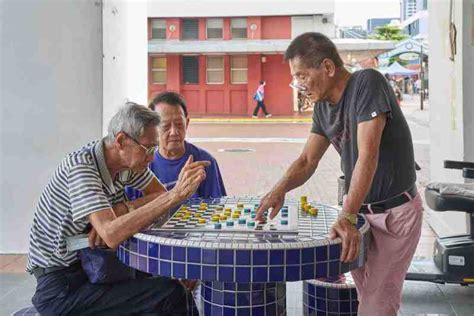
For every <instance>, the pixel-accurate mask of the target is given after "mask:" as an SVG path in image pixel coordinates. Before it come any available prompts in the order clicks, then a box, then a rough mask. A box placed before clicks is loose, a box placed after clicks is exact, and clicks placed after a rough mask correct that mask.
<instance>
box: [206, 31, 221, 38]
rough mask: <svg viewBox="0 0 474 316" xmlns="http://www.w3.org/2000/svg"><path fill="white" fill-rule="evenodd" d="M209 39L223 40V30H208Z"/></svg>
mask: <svg viewBox="0 0 474 316" xmlns="http://www.w3.org/2000/svg"><path fill="white" fill-rule="evenodd" d="M207 38H210V39H213V38H222V29H207Z"/></svg>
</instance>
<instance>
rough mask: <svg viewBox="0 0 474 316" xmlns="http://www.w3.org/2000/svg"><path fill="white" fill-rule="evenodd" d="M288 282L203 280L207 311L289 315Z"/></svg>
mask: <svg viewBox="0 0 474 316" xmlns="http://www.w3.org/2000/svg"><path fill="white" fill-rule="evenodd" d="M285 293H286V285H285V283H257V284H255V283H254V284H251V283H221V282H203V283H202V287H201V296H202V300H203V304H204V314H205V315H229V316H230V315H232V316H240V315H242V316H243V315H245V316H250V315H258V316H267V315H268V316H275V315H286V294H285Z"/></svg>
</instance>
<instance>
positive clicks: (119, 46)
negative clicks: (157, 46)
mask: <svg viewBox="0 0 474 316" xmlns="http://www.w3.org/2000/svg"><path fill="white" fill-rule="evenodd" d="M103 31H104V41H103V51H104V115H103V132H104V134H105V133H106V130H107V125H108V123H109V120H110V118H111V117H112V116H113V115H114V114H115V112H116V111H117V109H118V108H119V107H120V106H122V105H123V104H124V103H125V102H126V101H133V102H136V103H139V104H143V105H146V104H147V102H148V98H147V90H148V87H147V82H148V71H147V67H148V58H147V55H148V54H147V51H148V49H147V47H148V31H147V3H146V1H123V0H122V1H121V0H104V2H103Z"/></svg>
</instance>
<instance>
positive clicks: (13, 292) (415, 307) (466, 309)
mask: <svg viewBox="0 0 474 316" xmlns="http://www.w3.org/2000/svg"><path fill="white" fill-rule="evenodd" d="M414 104H415V105H414V106H410V105H409V104H408V105H405V106H404V107H403V110H404V112H405V115H406V117H407V120H408V123H409V125H410V128H411V131H412V135H413V140H414V147H415V157H416V160H417V162H418V163H419V164H420V165H421V167H422V170H421V171H420V172H418V181H417V184H418V187H419V188H423V187H424V185H426V183H428V181H429V167H428V166H429V141H428V139H429V136H428V135H429V131H428V114H429V112H428V111H424V112H421V111H419V110H417V106H416V102H415V103H414ZM309 128H310V125H309V124H302V123H298V124H289V123H286V124H265V125H262V124H253V125H252V124H203V123H195V124H193V123H191V126H190V128H189V131H188V136H189V137H193V138H197V139H199V138H212V137H231V138H238V137H288V138H292V139H304V138H305V137H306V136H307V134H308V132H309ZM199 146H201V147H203V148H205V149H207V150H208V151H210V152H211V153H212V154H213V155H214V156H215V157H216V159H217V161H218V162H219V165H220V169H221V171H222V174H223V177H224V182H225V184H226V188H227V191H228V192H229V194H235V195H246V194H249V195H258V194H263V193H265V192H266V191H267V190H268V189H269V188H271V186H272V185H273V184H274V183H275V182H276V181H277V180H278V179H279V177H280V176H281V174H282V173H283V172H284V171H285V170H286V168H287V166H288V165H289V163H291V161H293V160H294V159H295V158H296V157H297V155H298V154H299V152H300V151H301V149H302V147H303V143H301V142H290V143H248V142H238V141H237V142H232V143H231V142H225V143H219V142H218V143H215V142H212V143H211V142H202V143H199ZM235 148H249V149H253V150H254V151H251V152H243V153H242V152H240V153H231V152H223V151H219V149H235ZM269 153H270V154H269ZM242 162H244V163H242ZM235 166H242V167H241V168H239V169H238V170H237V169H236V167H235ZM340 174H341V172H340V167H339V158H338V155H337V153H336V152H335V151H334V150H333V149H330V150H329V151H328V152H327V153H326V155H325V157H324V158H323V160H322V161H321V163H320V166H319V168H318V170H317V171H316V174H315V175H314V176H313V177H312V179H311V180H310V181H308V183H307V184H306V185H305V186H304V187H301V188H298V189H296V190H294V191H292V192H290V193H289V196H290V197H298V196H299V195H303V194H305V195H308V196H309V197H311V198H312V199H315V200H319V201H322V202H324V203H327V204H335V203H336V201H337V180H336V179H337V176H339V175H340ZM249 179H252V181H249ZM425 216H427V214H425ZM434 239H435V235H434V233H433V232H432V230H431V229H430V228H429V226H428V224H427V222H426V220H425V221H424V223H423V230H422V235H421V239H420V242H419V245H418V248H417V250H416V254H415V255H416V256H419V257H431V253H432V247H433V241H434ZM25 264H26V257H25V256H24V255H17V256H16V255H13V256H5V255H3V256H2V255H0V316H3V315H10V313H11V312H13V311H14V310H16V309H18V308H20V307H23V306H26V305H29V304H30V299H31V296H32V294H33V292H34V286H35V280H34V278H33V277H31V276H29V275H27V274H26V273H24V267H25ZM302 292H303V290H302V283H301V282H295V283H289V284H288V285H287V309H288V315H302ZM399 314H400V315H423V314H425V315H428V314H430V315H433V314H445V315H459V316H464V315H466V316H468V315H474V287H473V286H471V287H461V286H458V285H436V284H431V283H423V282H414V281H407V282H405V285H404V289H403V302H402V307H401V310H400V313H399Z"/></svg>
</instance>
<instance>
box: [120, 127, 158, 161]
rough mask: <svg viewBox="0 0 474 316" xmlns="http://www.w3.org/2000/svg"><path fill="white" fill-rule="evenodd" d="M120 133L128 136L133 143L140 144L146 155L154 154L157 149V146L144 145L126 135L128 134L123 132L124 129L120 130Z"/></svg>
mask: <svg viewBox="0 0 474 316" xmlns="http://www.w3.org/2000/svg"><path fill="white" fill-rule="evenodd" d="M122 133H124V134H125V136H127V137H128V138H130V139H131V140H132V141H133V142H134V143H135V144H137V145H138V146H140V147H141V148H143V149H144V150H145V154H146V155H154V154H155V152H156V151H157V150H158V146H151V147H145V146H143V145H142V144H140V143H139V142H138V141H137V140H136V139H135V138H133V137H131V136H130V135H128V134H127V133H125V132H124V131H122Z"/></svg>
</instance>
